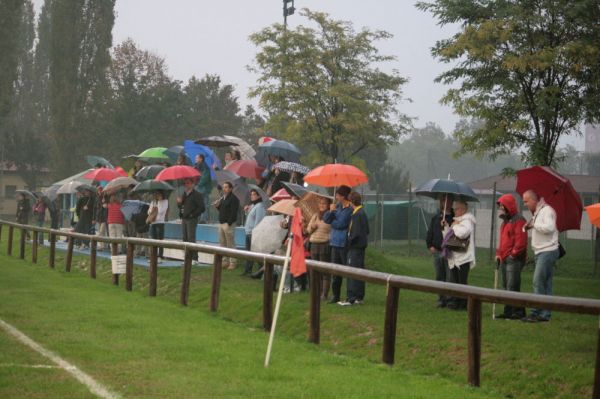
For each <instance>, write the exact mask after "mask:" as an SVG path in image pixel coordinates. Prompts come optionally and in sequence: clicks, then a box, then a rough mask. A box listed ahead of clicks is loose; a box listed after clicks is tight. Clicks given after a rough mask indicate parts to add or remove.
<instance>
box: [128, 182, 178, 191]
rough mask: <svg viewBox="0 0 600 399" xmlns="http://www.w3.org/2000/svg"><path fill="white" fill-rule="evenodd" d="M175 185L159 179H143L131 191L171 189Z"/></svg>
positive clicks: (173, 188)
mask: <svg viewBox="0 0 600 399" xmlns="http://www.w3.org/2000/svg"><path fill="white" fill-rule="evenodd" d="M173 190H175V187H173V186H172V185H170V184H169V183H167V182H166V181H159V180H144V181H143V182H141V183H138V185H136V186H135V187H134V188H133V190H132V191H133V192H135V193H145V192H150V191H173Z"/></svg>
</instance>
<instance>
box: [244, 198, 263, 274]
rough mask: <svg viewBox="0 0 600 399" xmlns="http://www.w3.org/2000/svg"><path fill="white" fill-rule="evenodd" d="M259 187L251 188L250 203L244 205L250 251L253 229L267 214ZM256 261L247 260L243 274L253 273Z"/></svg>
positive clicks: (247, 248)
mask: <svg viewBox="0 0 600 399" xmlns="http://www.w3.org/2000/svg"><path fill="white" fill-rule="evenodd" d="M258 190H260V189H259V188H258V187H257V188H253V189H250V204H248V205H246V206H245V207H244V211H245V212H246V215H247V216H246V223H245V224H244V230H245V231H246V250H247V251H250V249H251V248H252V230H253V229H254V228H255V227H256V226H257V225H258V224H259V223H260V221H261V220H262V219H263V218H264V217H265V215H266V214H267V208H266V207H265V204H264V203H263V199H262V197H261V195H260V193H259V192H258ZM253 264H254V262H253V261H251V260H247V261H246V267H245V269H244V273H243V274H242V275H243V276H250V275H252V266H253Z"/></svg>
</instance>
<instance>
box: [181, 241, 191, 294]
mask: <svg viewBox="0 0 600 399" xmlns="http://www.w3.org/2000/svg"><path fill="white" fill-rule="evenodd" d="M191 278H192V251H190V250H189V249H187V248H186V249H185V257H184V261H183V276H182V278H181V295H180V297H179V303H181V304H182V305H183V306H187V305H188V299H189V297H190V280H191Z"/></svg>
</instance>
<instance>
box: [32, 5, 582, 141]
mask: <svg viewBox="0 0 600 399" xmlns="http://www.w3.org/2000/svg"><path fill="white" fill-rule="evenodd" d="M34 3H35V4H36V6H37V7H38V9H39V6H40V5H41V4H42V3H43V0H34ZM282 4H283V3H282V0H252V1H214V0H213V1H207V0H171V1H166V0H117V2H116V21H115V27H114V30H113V43H114V44H118V43H121V42H122V41H124V40H125V39H127V38H128V37H130V38H132V39H133V40H134V41H135V42H136V43H138V45H139V46H140V47H141V48H142V49H145V50H150V51H152V52H154V53H156V54H158V55H160V56H161V57H163V58H165V60H166V62H167V65H168V67H169V73H170V75H171V76H173V77H174V78H176V79H178V80H182V81H184V82H185V81H187V80H188V79H189V78H190V77H191V76H192V75H195V76H197V77H202V76H204V75H205V74H207V73H209V74H218V75H220V76H221V78H222V81H223V82H224V83H228V84H232V85H234V87H235V88H236V94H237V96H238V97H239V99H240V104H241V105H242V107H243V106H244V105H245V104H248V103H256V101H254V100H249V99H248V98H247V92H248V88H249V87H251V86H253V85H254V84H255V80H256V76H255V75H253V74H251V73H250V72H248V71H247V69H246V66H247V65H248V64H250V63H251V62H252V60H253V58H254V54H255V53H256V48H255V47H254V46H253V45H252V44H251V43H250V42H249V40H248V36H249V35H250V34H251V33H253V32H257V31H259V30H260V29H262V28H264V27H266V26H268V25H271V24H272V23H275V22H282V21H283V16H282ZM295 6H296V9H297V10H300V9H301V8H305V7H306V8H309V9H311V10H313V11H324V12H327V13H329V14H330V16H331V17H332V18H335V19H339V20H346V21H350V22H352V23H353V24H354V26H355V28H356V29H360V28H362V27H368V28H370V29H373V30H375V29H381V30H386V31H388V32H390V33H392V34H393V35H394V37H393V38H392V39H390V40H387V41H382V42H380V43H379V48H380V49H381V52H382V53H383V54H386V55H393V56H395V57H396V61H394V62H390V63H389V64H388V65H387V67H386V68H387V69H389V70H391V69H396V70H398V71H399V72H400V74H401V75H402V76H404V77H406V78H408V79H409V82H408V84H407V85H406V86H405V88H404V92H405V97H407V98H410V99H411V100H412V103H408V102H404V103H402V104H399V109H400V111H401V112H403V113H405V114H407V115H409V116H411V117H414V118H416V120H415V122H414V125H415V126H417V127H422V126H424V125H425V124H426V123H427V122H434V123H436V124H438V125H439V126H441V127H442V129H443V130H444V131H445V132H446V133H450V132H452V130H453V129H454V126H455V124H456V122H457V121H458V117H457V116H456V115H454V113H453V112H452V109H451V108H450V107H446V106H442V105H441V104H440V103H439V100H440V98H441V97H442V96H443V94H444V93H445V91H446V89H447V87H445V86H444V85H442V84H437V83H434V81H433V80H434V79H435V77H436V76H437V75H439V74H440V73H441V72H442V71H444V70H445V69H446V68H447V67H448V66H447V65H444V64H442V63H440V62H438V61H437V60H435V59H434V58H432V56H431V53H430V49H431V47H432V46H433V45H434V44H435V42H436V40H439V39H442V38H446V37H449V36H451V35H452V34H453V33H454V31H455V29H456V27H453V26H447V27H443V28H442V27H440V26H438V25H437V24H436V21H435V20H434V18H433V17H432V16H431V14H429V13H425V12H422V11H419V10H417V9H416V8H415V7H414V1H411V0H409V1H406V0H401V1H398V0H378V1H374V2H368V1H364V0H295ZM306 23H307V21H306V19H305V18H303V17H302V16H300V14H299V13H298V12H297V13H296V14H295V15H292V16H290V17H289V18H288V24H289V26H290V27H292V28H293V27H295V26H297V25H299V24H306ZM573 143H574V144H576V145H577V146H578V147H579V146H581V143H582V141H581V140H578V141H574V142H573Z"/></svg>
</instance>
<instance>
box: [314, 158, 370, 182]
mask: <svg viewBox="0 0 600 399" xmlns="http://www.w3.org/2000/svg"><path fill="white" fill-rule="evenodd" d="M304 181H305V182H306V183H308V184H314V185H315V186H321V187H337V186H342V185H345V186H349V187H355V186H358V185H360V184H364V183H366V182H368V181H369V179H368V178H367V175H365V174H364V173H363V172H362V171H361V170H360V169H358V168H357V167H356V166H353V165H346V164H343V163H330V164H327V165H323V166H319V167H317V168H315V169H313V170H311V171H310V172H308V174H307V175H306V176H304Z"/></svg>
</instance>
